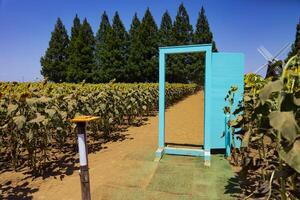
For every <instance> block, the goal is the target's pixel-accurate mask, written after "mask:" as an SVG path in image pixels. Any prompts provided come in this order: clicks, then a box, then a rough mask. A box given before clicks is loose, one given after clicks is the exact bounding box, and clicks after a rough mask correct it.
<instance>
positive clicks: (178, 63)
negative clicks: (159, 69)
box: [169, 4, 194, 83]
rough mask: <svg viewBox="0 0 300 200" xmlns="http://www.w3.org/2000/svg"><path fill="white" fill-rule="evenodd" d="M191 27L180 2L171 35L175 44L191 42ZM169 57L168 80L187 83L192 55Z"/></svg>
mask: <svg viewBox="0 0 300 200" xmlns="http://www.w3.org/2000/svg"><path fill="white" fill-rule="evenodd" d="M192 36H193V27H192V25H191V24H190V21H189V16H188V13H187V11H186V9H185V7H184V5H183V4H180V6H179V9H178V12H177V15H176V18H175V22H174V26H173V37H174V43H175V44H176V45H186V44H191V43H192ZM170 57H171V66H170V69H171V71H172V72H171V76H170V79H169V81H170V82H178V83H188V82H189V77H190V74H189V71H191V70H190V69H189V68H191V66H192V63H193V61H194V59H193V56H192V55H190V54H186V55H182V54H179V55H172V56H170Z"/></svg>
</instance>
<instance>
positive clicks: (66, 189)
mask: <svg viewBox="0 0 300 200" xmlns="http://www.w3.org/2000/svg"><path fill="white" fill-rule="evenodd" d="M201 98H203V94H202V93H201V92H199V93H197V94H196V95H192V96H190V97H188V98H186V99H185V100H183V101H182V102H179V103H178V104H176V105H174V106H172V107H171V108H169V109H168V110H167V111H166V119H167V124H166V130H167V138H166V141H167V142H172V143H189V144H202V142H203V140H202V139H203V136H201V133H202V130H201V129H202V127H203V123H200V122H199V121H197V120H196V119H198V118H200V117H201V115H203V113H202V112H201V111H200V112H199V110H201V104H200V102H199V99H201ZM198 120H200V119H198ZM157 132H158V117H157V116H155V117H149V119H148V121H147V122H146V125H143V126H140V127H130V128H129V129H128V131H127V132H125V133H126V134H128V135H127V137H128V138H129V139H127V140H124V141H122V142H114V143H108V144H105V145H104V146H103V149H102V150H101V151H100V152H97V153H95V154H89V164H90V178H91V192H92V199H107V200H110V199H116V200H119V199H128V200H132V199H230V197H229V196H226V195H224V193H227V192H228V191H227V190H228V188H227V189H226V187H227V186H226V185H227V183H228V180H229V179H230V178H232V177H233V172H232V171H231V169H230V166H229V165H228V163H227V162H226V161H225V159H224V158H223V157H222V156H221V157H220V156H214V157H213V160H212V167H211V168H204V167H203V160H201V158H194V157H185V156H164V157H163V159H162V160H161V162H159V163H157V162H153V160H154V154H155V151H156V149H157V137H158V136H157ZM199 133H200V134H199ZM183 135H184V137H182V136H183ZM179 136H180V137H179ZM36 184H37V185H38V189H37V191H33V192H34V193H33V194H32V195H33V199H47V200H51V199H53V200H57V199H60V200H69V199H81V193H80V184H79V176H78V172H74V173H73V174H71V175H70V176H67V177H64V178H63V179H62V180H60V179H59V177H56V178H48V179H46V180H37V181H36Z"/></svg>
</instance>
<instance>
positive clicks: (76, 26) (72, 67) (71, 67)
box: [66, 14, 81, 82]
mask: <svg viewBox="0 0 300 200" xmlns="http://www.w3.org/2000/svg"><path fill="white" fill-rule="evenodd" d="M80 29H81V23H80V19H79V17H78V15H77V14H76V16H75V18H74V20H73V26H72V29H71V38H70V45H69V48H68V68H67V77H66V81H67V82H75V81H76V79H75V78H74V77H75V75H76V73H77V71H76V69H78V66H77V63H79V54H80V52H79V50H78V44H77V43H78V37H79V32H80Z"/></svg>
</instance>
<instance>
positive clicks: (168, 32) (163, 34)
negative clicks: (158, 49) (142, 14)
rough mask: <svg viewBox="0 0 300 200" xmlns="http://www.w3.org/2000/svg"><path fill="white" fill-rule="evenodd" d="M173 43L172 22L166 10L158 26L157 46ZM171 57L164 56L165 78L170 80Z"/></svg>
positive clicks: (171, 73)
mask: <svg viewBox="0 0 300 200" xmlns="http://www.w3.org/2000/svg"><path fill="white" fill-rule="evenodd" d="M172 45H174V39H173V24H172V19H171V17H170V15H169V12H168V11H166V12H165V13H164V14H163V16H162V19H161V24H160V28H159V46H172ZM171 63H172V59H171V57H170V56H167V57H166V80H167V81H168V82H172V77H173V67H172V66H171Z"/></svg>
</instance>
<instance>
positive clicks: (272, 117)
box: [225, 56, 300, 199]
mask: <svg viewBox="0 0 300 200" xmlns="http://www.w3.org/2000/svg"><path fill="white" fill-rule="evenodd" d="M299 64H300V57H298V56H293V57H292V58H291V59H290V60H289V61H288V63H287V64H286V66H285V67H284V68H283V73H282V75H281V77H280V79H278V80H274V81H272V79H273V77H270V78H269V79H266V80H264V79H262V78H261V77H260V76H258V75H255V74H247V75H246V76H245V91H244V101H241V102H240V104H239V106H238V108H237V109H236V110H235V111H233V112H230V113H233V114H234V115H235V116H236V117H235V119H231V120H230V121H229V122H228V124H229V126H231V127H232V133H234V136H237V137H239V138H240V139H241V140H242V147H241V149H240V150H237V149H235V148H233V149H232V152H233V159H232V162H233V163H234V164H236V165H240V166H242V167H243V170H244V171H245V173H246V175H247V177H248V181H249V185H250V184H251V185H256V187H253V186H251V187H250V186H249V185H247V186H246V187H245V188H244V189H245V191H244V192H245V193H248V194H247V195H249V192H251V193H252V194H251V195H254V196H257V197H258V196H267V197H268V198H274V199H277V198H278V197H281V199H297V198H299V197H300V193H299V191H300V190H299V188H300V185H299V183H300V181H299V180H300V154H299V149H300V146H299V144H300V128H299V124H300V104H299V98H300V73H299V72H300V71H299V70H300V67H299ZM225 110H227V111H228V110H229V109H226V108H225ZM236 128H240V129H241V131H239V132H235V129H236ZM249 190H250V191H249Z"/></svg>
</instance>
